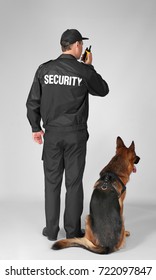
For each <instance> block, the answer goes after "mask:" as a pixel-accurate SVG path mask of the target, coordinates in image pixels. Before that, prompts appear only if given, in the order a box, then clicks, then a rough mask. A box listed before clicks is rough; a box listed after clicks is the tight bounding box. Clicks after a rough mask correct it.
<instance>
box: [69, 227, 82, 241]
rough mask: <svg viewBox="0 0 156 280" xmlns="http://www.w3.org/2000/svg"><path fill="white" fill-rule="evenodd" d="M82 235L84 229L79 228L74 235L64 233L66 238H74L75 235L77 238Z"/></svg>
mask: <svg viewBox="0 0 156 280" xmlns="http://www.w3.org/2000/svg"><path fill="white" fill-rule="evenodd" d="M84 235H85V230H84V229H81V231H80V232H79V233H78V234H76V235H69V234H67V235H66V238H67V239H69V238H75V237H77V238H79V237H84Z"/></svg>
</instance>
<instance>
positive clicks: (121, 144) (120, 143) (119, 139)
mask: <svg viewBox="0 0 156 280" xmlns="http://www.w3.org/2000/svg"><path fill="white" fill-rule="evenodd" d="M123 147H125V144H124V142H123V140H122V139H121V137H120V136H118V137H117V139H116V148H117V149H119V148H123Z"/></svg>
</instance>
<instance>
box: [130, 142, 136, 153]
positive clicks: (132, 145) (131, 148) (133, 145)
mask: <svg viewBox="0 0 156 280" xmlns="http://www.w3.org/2000/svg"><path fill="white" fill-rule="evenodd" d="M129 150H130V151H134V150H135V144H134V141H132V143H131V145H130V146H129Z"/></svg>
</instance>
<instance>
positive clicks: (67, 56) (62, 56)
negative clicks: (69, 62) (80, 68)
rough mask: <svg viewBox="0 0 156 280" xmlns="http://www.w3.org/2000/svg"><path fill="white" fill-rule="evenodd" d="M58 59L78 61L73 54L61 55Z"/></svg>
mask: <svg viewBox="0 0 156 280" xmlns="http://www.w3.org/2000/svg"><path fill="white" fill-rule="evenodd" d="M58 58H68V59H76V57H75V56H73V55H72V54H65V53H63V54H61V55H60V56H59V57H58ZM76 60H77V59H76Z"/></svg>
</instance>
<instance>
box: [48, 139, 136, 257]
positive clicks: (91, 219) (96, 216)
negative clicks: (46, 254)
mask: <svg viewBox="0 0 156 280" xmlns="http://www.w3.org/2000/svg"><path fill="white" fill-rule="evenodd" d="M139 160H140V158H139V157H138V156H137V155H136V153H135V145H134V142H132V143H131V145H130V147H129V148H127V147H126V146H125V144H124V142H123V140H122V139H121V138H120V137H117V146H116V154H115V156H114V157H113V158H112V159H111V161H110V162H109V163H108V165H106V166H105V167H104V168H103V169H102V171H101V172H100V178H99V179H98V181H97V182H96V183H95V185H94V191H93V194H92V197H91V201H90V214H89V215H88V216H87V218H86V227H85V235H84V237H82V238H72V239H63V240H60V241H57V242H55V243H54V245H53V246H52V249H54V250H59V249H63V248H68V247H83V248H85V249H87V250H89V251H92V252H94V253H98V254H108V253H111V252H114V251H116V250H119V249H120V248H122V247H123V245H124V243H125V237H126V236H129V235H130V233H129V232H128V231H126V230H125V227H124V221H123V202H124V199H125V195H126V191H124V192H122V184H121V182H120V180H121V181H122V183H123V185H126V184H127V182H128V181H129V177H130V174H131V173H132V172H133V171H134V172H135V171H136V169H135V166H134V164H136V163H138V162H139ZM108 172H111V173H115V174H116V175H117V177H118V178H119V180H113V181H112V182H110V185H111V186H112V187H110V188H109V187H108V188H103V187H102V186H103V175H104V174H106V173H108Z"/></svg>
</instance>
